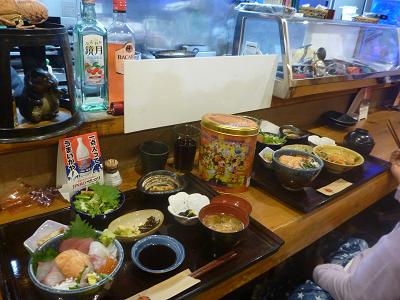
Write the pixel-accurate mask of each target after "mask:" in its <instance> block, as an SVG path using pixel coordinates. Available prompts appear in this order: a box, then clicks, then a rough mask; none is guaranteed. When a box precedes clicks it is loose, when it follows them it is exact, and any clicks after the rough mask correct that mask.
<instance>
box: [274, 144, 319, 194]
mask: <svg viewBox="0 0 400 300" xmlns="http://www.w3.org/2000/svg"><path fill="white" fill-rule="evenodd" d="M282 155H301V156H306V157H312V158H313V159H314V161H316V162H317V163H318V165H319V166H318V167H315V168H311V169H295V168H291V167H289V166H287V165H284V164H282V163H281V162H280V161H279V158H280V157H281V156H282ZM323 167H324V162H323V161H322V160H321V159H320V158H319V157H317V156H316V155H314V154H310V153H306V152H304V151H299V150H291V149H280V150H277V151H275V152H274V154H273V155H272V168H273V169H274V171H275V174H276V176H277V178H278V180H279V182H280V183H281V185H282V186H283V187H284V188H286V189H288V190H290V191H301V190H302V189H303V188H304V187H306V186H309V185H310V184H311V182H312V181H313V180H314V179H315V178H316V177H317V176H318V174H319V173H320V172H321V170H322V168H323Z"/></svg>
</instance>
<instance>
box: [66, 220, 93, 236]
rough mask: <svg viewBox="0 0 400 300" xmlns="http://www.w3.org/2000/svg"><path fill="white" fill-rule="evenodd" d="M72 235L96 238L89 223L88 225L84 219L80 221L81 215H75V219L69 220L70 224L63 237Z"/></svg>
mask: <svg viewBox="0 0 400 300" xmlns="http://www.w3.org/2000/svg"><path fill="white" fill-rule="evenodd" d="M72 237H80V238H92V239H96V237H97V234H96V231H95V230H94V229H93V227H92V226H91V225H89V224H88V223H86V222H85V221H82V219H81V217H80V216H79V215H77V216H76V218H75V221H72V222H71V226H70V227H69V229H68V230H67V231H66V232H65V233H64V236H63V239H68V238H72Z"/></svg>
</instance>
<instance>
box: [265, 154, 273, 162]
mask: <svg viewBox="0 0 400 300" xmlns="http://www.w3.org/2000/svg"><path fill="white" fill-rule="evenodd" d="M272 154H273V153H272V152H265V153H263V157H264V159H265V160H266V161H268V162H271V161H272Z"/></svg>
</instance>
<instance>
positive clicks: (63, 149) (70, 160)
mask: <svg viewBox="0 0 400 300" xmlns="http://www.w3.org/2000/svg"><path fill="white" fill-rule="evenodd" d="M96 182H100V183H103V164H102V160H101V151H100V143H99V140H98V137H97V133H96V132H92V133H87V134H82V135H77V136H73V137H68V138H64V139H61V140H59V143H58V158H57V186H61V189H60V192H61V193H62V194H63V196H64V198H66V199H67V200H69V198H70V197H71V196H72V195H74V194H75V193H76V192H77V191H79V190H81V189H83V188H86V187H88V186H90V185H92V184H94V183H96Z"/></svg>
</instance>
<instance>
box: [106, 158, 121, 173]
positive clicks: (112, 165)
mask: <svg viewBox="0 0 400 300" xmlns="http://www.w3.org/2000/svg"><path fill="white" fill-rule="evenodd" d="M104 171H106V172H107V173H111V174H112V173H115V172H117V171H118V160H116V159H107V160H106V161H105V162H104Z"/></svg>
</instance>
